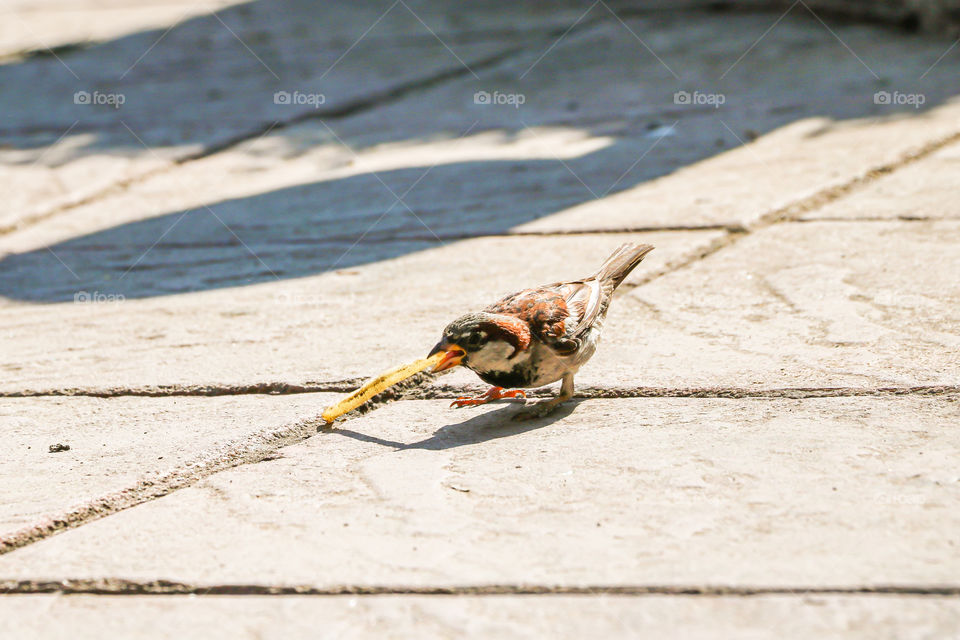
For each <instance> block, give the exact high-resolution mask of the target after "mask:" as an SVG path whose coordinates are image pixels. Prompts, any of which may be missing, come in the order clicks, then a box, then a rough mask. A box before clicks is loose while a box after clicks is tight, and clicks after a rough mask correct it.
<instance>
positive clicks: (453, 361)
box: [427, 340, 467, 373]
mask: <svg viewBox="0 0 960 640" xmlns="http://www.w3.org/2000/svg"><path fill="white" fill-rule="evenodd" d="M438 353H443V358H441V360H440V362H438V363H437V364H435V365H434V366H433V372H434V373H439V372H440V371H446V370H447V369H452V368H453V367H455V366H457V365H458V364H460V361H461V360H463V356H465V355H466V354H467V352H466V351H464V350H463V349H462V348H461V347H460V346H458V345H455V344H448V343H446V342H443V341H442V340H441V341H440V342H438V343H437V346H435V347H434V348H433V350H432V351H430V355H429V356H427V357H428V358H429V357H433V356H435V355H437V354H438Z"/></svg>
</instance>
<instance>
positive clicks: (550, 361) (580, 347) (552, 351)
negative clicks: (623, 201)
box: [428, 243, 653, 420]
mask: <svg viewBox="0 0 960 640" xmlns="http://www.w3.org/2000/svg"><path fill="white" fill-rule="evenodd" d="M651 251H653V246H651V245H649V244H633V243H627V244H622V245H620V246H619V247H617V249H616V250H615V251H614V252H613V253H612V254H611V255H610V257H609V258H607V259H606V261H604V263H603V264H602V265H601V266H600V269H598V270H597V272H596V273H595V274H594V275H592V276H590V277H587V278H583V279H582V280H572V281H569V282H555V283H552V284H547V285H543V286H539V287H534V288H532V289H524V290H523V291H518V292H517V293H514V294H511V295H508V296H506V297H504V298H502V299H500V300H498V301H497V302H495V303H493V304H492V305H490V306H488V307H486V308H485V309H483V310H482V311H479V312H473V313H468V314H466V315H463V316H461V317H459V318H457V319H456V320H454V321H453V322H451V323H450V324H448V325H447V326H446V328H444V330H443V337H442V338H441V340H440V341H439V342H438V343H437V344H436V345H435V346H434V347H433V349H432V350H431V351H430V354H429V356H428V357H430V358H433V357H437V358H439V360H437V362H436V364H435V365H434V368H433V371H434V372H435V373H436V372H440V371H446V370H447V369H451V368H453V367H456V366H464V367H467V368H468V369H471V370H473V371H474V372H475V373H476V374H477V375H479V376H480V379H481V380H483V381H484V382H486V383H488V384H491V385H493V387H492V388H491V389H490V390H489V391H487V392H486V393H485V394H483V395H482V396H478V397H476V398H458V399H456V400H454V401H453V403H452V405H451V406H454V407H465V406H476V405H480V404H486V403H487V402H491V401H493V400H500V399H502V398H526V392H524V391H523V389H525V388H535V387H542V386H544V385H548V384H550V383H553V382H556V381H557V380H562V381H563V382H562V384H561V385H560V392H559V394H557V396H555V397H553V398H551V399H549V400H541V401H539V402H536V403H534V404H532V405H528V406H526V407H525V408H524V409H523V410H521V411H520V412H519V413H518V414H516V415H515V416H514V417H515V419H518V420H529V419H534V418H541V417H544V416H546V415H548V414H549V413H550V412H551V411H553V410H554V409H556V408H557V407H558V406H559V405H560V404H562V403H563V402H566V401H567V400H570V399H571V398H572V397H573V377H574V375H575V374H576V373H577V371H578V370H579V369H580V367H581V366H583V364H584V363H586V362H587V360H589V359H590V358H591V356H593V354H594V352H595V351H596V349H597V343H598V342H599V340H600V333H601V331H602V330H603V323H604V319H605V318H606V315H607V310H608V309H609V307H610V301H611V299H612V298H613V292H614V291H615V290H616V289H617V287H618V286H620V284H621V283H622V282H623V281H624V279H625V278H626V277H627V276H628V275H629V274H630V272H631V271H633V270H634V269H635V268H636V266H637V265H638V264H640V262H641V261H643V259H644V258H645V257H646V256H647V254H648V253H650V252H651ZM438 354H442V355H438Z"/></svg>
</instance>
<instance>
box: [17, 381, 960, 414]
mask: <svg viewBox="0 0 960 640" xmlns="http://www.w3.org/2000/svg"><path fill="white" fill-rule="evenodd" d="M849 375H853V374H849ZM435 379H436V377H435V376H433V375H432V374H429V373H420V374H417V375H416V376H413V377H411V378H409V379H407V380H404V381H403V382H401V383H399V384H397V385H395V386H393V387H391V388H390V389H386V390H385V391H383V392H382V393H380V394H379V395H377V396H376V397H374V398H373V399H372V400H370V401H369V402H367V403H366V404H365V405H363V406H362V407H360V408H359V409H356V410H354V412H351V413H349V414H347V415H360V414H363V413H367V412H368V411H372V410H373V409H374V408H376V407H379V406H380V405H383V404H386V403H388V402H393V401H396V400H433V399H438V400H448V399H456V398H459V397H462V396H464V395H468V394H473V393H477V392H478V391H482V390H483V389H485V388H486V387H483V388H481V387H480V386H479V385H473V384H456V385H451V384H442V383H432V382H433V381H434V380H435ZM365 381H366V378H345V379H342V380H333V381H329V382H307V383H303V384H290V383H286V382H259V383H252V384H247V385H158V386H147V387H106V388H101V389H96V388H89V389H81V388H65V389H27V390H19V391H0V398H44V397H73V396H76V397H86V398H121V397H144V398H176V397H183V396H188V397H216V396H234V395H297V394H301V393H349V392H351V391H354V390H356V388H357V387H359V386H360V385H361V384H363V383H364V382H365ZM431 383H432V384H431ZM956 393H960V385H949V384H948V385H903V386H895V385H891V386H882V387H876V386H874V387H777V388H767V389H753V388H747V387H733V386H729V387H725V386H706V387H644V386H638V387H579V388H578V389H577V391H576V397H578V398H805V397H811V398H823V397H835V396H842V397H856V396H905V395H920V396H931V395H952V394H956ZM527 395H528V396H530V397H551V396H552V395H553V392H552V391H551V389H549V388H542V389H531V390H529V391H528V392H527Z"/></svg>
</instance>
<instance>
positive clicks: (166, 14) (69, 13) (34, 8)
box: [0, 0, 246, 60]
mask: <svg viewBox="0 0 960 640" xmlns="http://www.w3.org/2000/svg"><path fill="white" fill-rule="evenodd" d="M245 1H246V0H199V1H198V0H161V1H159V2H156V1H149V2H145V1H144V0H6V2H4V3H3V6H2V7H0V60H2V59H3V58H5V57H6V58H14V59H16V58H19V57H21V56H23V55H44V54H46V55H53V54H54V53H57V54H58V55H65V54H68V53H69V50H70V49H71V48H73V47H78V46H80V47H82V46H89V45H90V44H92V43H94V42H102V41H106V40H109V39H112V38H119V37H122V36H126V35H129V34H131V33H135V32H137V31H146V30H152V29H160V33H162V32H163V30H165V29H167V28H169V27H170V26H171V25H173V24H176V23H178V22H181V21H183V20H187V19H190V18H193V17H195V16H199V15H204V14H208V13H211V12H213V11H217V10H220V9H223V8H224V7H228V6H230V5H233V4H240V3H241V2H245ZM64 49H66V51H64ZM51 50H52V52H51ZM58 52H59V53H58Z"/></svg>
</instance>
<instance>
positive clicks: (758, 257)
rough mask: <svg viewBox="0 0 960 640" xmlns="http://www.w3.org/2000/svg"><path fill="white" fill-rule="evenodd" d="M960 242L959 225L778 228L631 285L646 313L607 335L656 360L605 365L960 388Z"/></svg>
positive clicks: (615, 369)
mask: <svg viewBox="0 0 960 640" xmlns="http://www.w3.org/2000/svg"><path fill="white" fill-rule="evenodd" d="M958 243H960V223H958V222H952V221H951V222H877V223H858V222H850V223H837V224H828V223H813V222H810V223H786V224H780V225H776V226H773V227H769V228H767V229H764V230H762V231H758V232H756V233H754V234H750V235H748V236H746V237H744V238H743V239H741V240H740V241H739V242H737V243H736V244H735V245H733V246H731V247H729V248H727V249H724V250H723V251H719V252H717V253H715V254H713V255H711V256H708V257H707V258H705V259H703V260H701V261H698V262H696V263H694V264H692V265H690V267H689V268H687V269H684V270H682V271H678V272H674V273H670V274H667V275H666V276H664V277H663V278H659V279H657V280H655V281H653V282H651V283H649V284H648V285H645V286H643V287H640V288H639V289H637V290H635V291H634V292H632V293H631V294H630V297H632V298H634V299H635V302H637V303H640V304H639V305H638V306H640V307H641V309H642V310H638V312H637V313H636V315H635V316H634V317H632V318H629V319H628V318H625V317H623V316H619V317H618V316H613V318H612V322H611V323H610V325H609V331H610V334H611V335H612V336H613V335H615V336H617V338H616V340H618V341H621V342H620V344H624V345H638V346H639V344H641V343H642V344H643V345H644V346H643V347H642V351H643V352H644V354H645V355H646V357H647V363H648V365H649V366H648V368H647V369H645V370H643V371H642V372H640V373H638V372H637V371H636V370H633V371H631V370H630V369H629V368H627V367H621V366H620V365H619V362H620V360H619V359H618V358H617V357H616V354H614V353H610V351H606V352H604V353H601V354H598V357H597V365H598V366H599V367H600V368H602V370H603V371H604V373H605V374H606V375H608V376H609V378H608V379H609V380H610V381H611V382H612V381H614V380H615V381H617V382H618V383H620V384H623V383H624V382H625V381H626V380H628V379H633V380H636V379H638V378H639V379H642V380H645V381H648V382H650V383H654V384H657V385H661V384H662V385H664V386H677V385H681V384H687V385H691V386H699V385H717V384H720V385H722V384H725V382H726V383H727V384H734V385H736V386H750V385H761V386H795V385H800V386H805V385H809V386H856V387H875V386H880V387H883V386H898V385H907V386H911V385H921V384H929V385H956V384H958V383H960V366H958V363H960V362H958V358H957V353H958V351H957V350H958V348H960V325H958V323H957V309H958V308H960V281H958V279H957V277H956V274H958V273H960V252H958V251H957V246H958ZM784 345H790V348H789V349H786V348H784ZM627 349H628V350H632V349H633V347H632V346H631V347H628V348H627ZM626 361H630V360H629V358H627V360H626ZM666 362H669V363H670V369H669V371H670V373H666V372H665V371H664V369H663V366H664V364H665V363H666ZM601 363H602V364H601ZM674 372H675V373H674Z"/></svg>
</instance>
